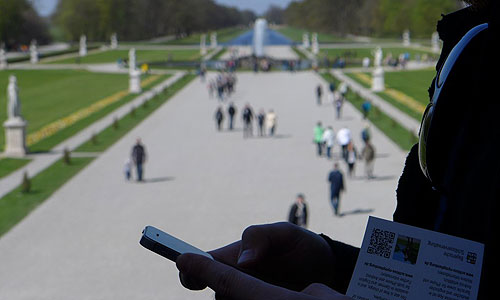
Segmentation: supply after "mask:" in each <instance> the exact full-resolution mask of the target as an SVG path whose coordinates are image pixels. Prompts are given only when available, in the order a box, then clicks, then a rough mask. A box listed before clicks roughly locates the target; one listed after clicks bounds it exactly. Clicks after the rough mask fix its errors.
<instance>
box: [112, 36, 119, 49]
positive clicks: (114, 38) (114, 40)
mask: <svg viewBox="0 0 500 300" xmlns="http://www.w3.org/2000/svg"><path fill="white" fill-rule="evenodd" d="M116 48H118V36H117V35H116V33H113V34H112V35H111V49H116Z"/></svg>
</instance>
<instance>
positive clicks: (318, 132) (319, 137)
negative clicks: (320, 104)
mask: <svg viewBox="0 0 500 300" xmlns="http://www.w3.org/2000/svg"><path fill="white" fill-rule="evenodd" d="M324 131H325V129H324V128H323V125H322V124H321V122H318V124H316V126H315V127H314V142H315V143H316V145H318V156H322V155H323V132H324Z"/></svg>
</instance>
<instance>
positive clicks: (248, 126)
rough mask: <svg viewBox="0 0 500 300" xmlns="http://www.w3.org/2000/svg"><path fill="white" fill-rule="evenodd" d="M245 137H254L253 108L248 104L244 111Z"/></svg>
mask: <svg viewBox="0 0 500 300" xmlns="http://www.w3.org/2000/svg"><path fill="white" fill-rule="evenodd" d="M242 118H243V137H244V138H247V137H251V136H252V135H253V128H252V122H253V110H252V107H250V104H246V105H245V108H244V109H243V114H242Z"/></svg>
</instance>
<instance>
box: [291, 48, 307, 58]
mask: <svg viewBox="0 0 500 300" xmlns="http://www.w3.org/2000/svg"><path fill="white" fill-rule="evenodd" d="M292 50H293V52H295V54H297V55H298V56H299V58H300V59H308V58H307V56H306V55H305V54H304V52H302V51H300V50H299V49H297V47H292Z"/></svg>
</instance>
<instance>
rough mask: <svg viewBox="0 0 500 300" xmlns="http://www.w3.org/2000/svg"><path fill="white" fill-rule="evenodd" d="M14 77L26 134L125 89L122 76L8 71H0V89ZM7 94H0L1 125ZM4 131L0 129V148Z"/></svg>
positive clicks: (4, 117)
mask: <svg viewBox="0 0 500 300" xmlns="http://www.w3.org/2000/svg"><path fill="white" fill-rule="evenodd" d="M11 74H14V75H16V77H17V80H18V85H19V97H20V100H21V107H22V115H23V117H24V118H25V119H26V120H27V121H28V130H27V133H28V134H29V133H32V132H35V131H37V130H39V129H41V128H42V127H43V126H45V125H47V124H49V123H51V122H54V121H55V120H58V119H60V118H62V117H65V116H68V115H70V114H71V113H73V112H75V111H76V110H78V109H81V108H84V107H88V106H89V105H91V104H92V103H94V102H96V101H98V100H101V99H102V98H104V97H107V96H110V95H112V94H114V93H116V92H118V91H121V90H126V89H127V88H128V76H127V75H124V74H103V73H90V72H87V71H80V70H50V71H45V70H9V71H0V86H2V87H3V88H2V89H3V90H4V91H5V89H6V88H7V85H8V82H9V79H8V77H9V75H11ZM6 106H7V95H6V93H0V107H1V108H2V109H0V123H3V122H4V121H5V120H6V118H7V116H6V111H5V109H3V108H5V107H6ZM3 145H4V131H3V130H0V149H3Z"/></svg>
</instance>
